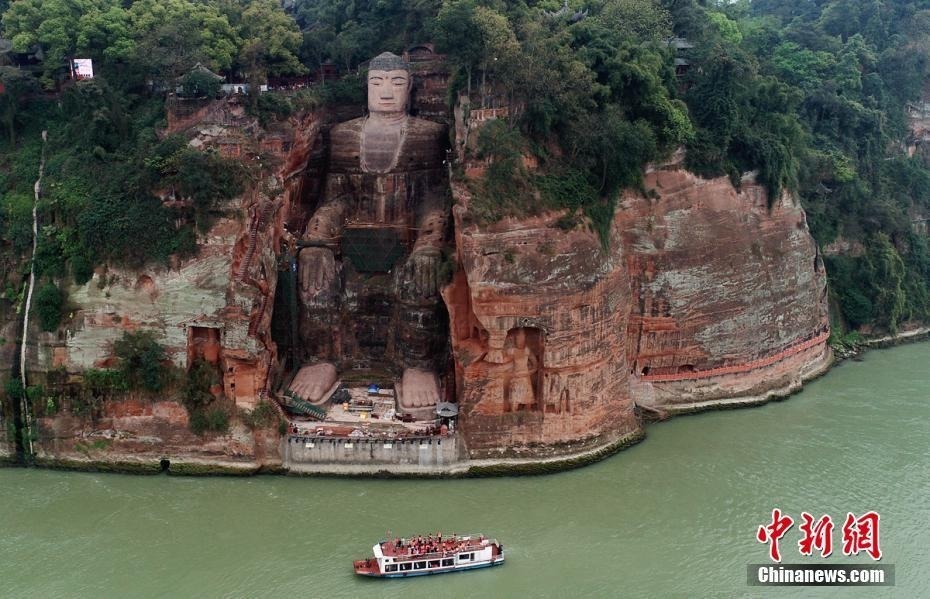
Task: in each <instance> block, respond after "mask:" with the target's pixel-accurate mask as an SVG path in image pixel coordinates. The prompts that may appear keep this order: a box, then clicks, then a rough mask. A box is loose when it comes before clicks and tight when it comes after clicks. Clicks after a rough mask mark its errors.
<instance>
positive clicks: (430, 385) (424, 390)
mask: <svg viewBox="0 0 930 599" xmlns="http://www.w3.org/2000/svg"><path fill="white" fill-rule="evenodd" d="M401 391H402V395H401V397H400V398H399V401H400V405H401V407H402V408H428V407H431V406H435V405H436V404H437V403H439V378H438V377H437V376H436V373H434V372H432V371H430V370H423V369H422V368H408V369H406V370H404V376H403V378H402V379H401Z"/></svg>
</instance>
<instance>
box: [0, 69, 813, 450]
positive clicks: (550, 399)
mask: <svg viewBox="0 0 930 599" xmlns="http://www.w3.org/2000/svg"><path fill="white" fill-rule="evenodd" d="M421 66H422V65H421ZM423 68H425V67H423ZM421 70H422V69H421ZM416 76H418V77H420V78H421V79H420V80H419V81H420V83H419V84H418V88H419V89H421V90H422V91H423V93H421V95H420V96H419V97H418V98H417V99H416V101H417V102H423V104H421V105H420V109H419V112H418V113H419V114H422V115H424V116H428V117H429V118H431V119H436V120H440V119H439V118H438V117H437V115H438V114H439V112H441V111H439V110H438V108H436V107H437V106H441V105H442V102H443V101H444V98H445V87H444V86H445V79H444V78H443V77H444V75H443V74H442V72H441V70H437V71H436V72H433V71H429V70H427V71H424V72H422V73H419V72H418V74H417V75H416ZM427 84H428V85H427ZM415 107H416V104H415ZM432 109H435V110H434V112H436V114H433V113H432V112H430V110H432ZM357 116H358V111H355V112H352V111H351V110H348V111H343V112H342V113H340V114H338V115H337V114H326V113H324V112H319V113H313V114H306V115H299V116H297V117H294V118H292V119H291V120H290V121H289V122H287V123H279V124H277V125H276V126H274V127H272V128H270V129H262V128H260V127H259V126H258V124H257V121H255V120H254V119H251V118H249V117H247V116H246V115H245V114H244V111H243V110H242V109H241V107H239V106H237V105H235V103H228V104H223V103H216V104H211V105H209V106H204V107H201V108H198V109H197V110H196V111H194V112H191V114H190V115H187V116H186V117H184V118H175V119H172V120H171V121H170V124H171V127H172V130H174V131H178V132H182V133H185V134H186V135H187V136H188V139H190V142H191V144H192V145H193V146H195V147H203V148H214V149H216V150H218V151H220V152H222V153H223V154H224V155H226V156H238V157H241V158H242V159H244V160H249V161H250V162H252V163H257V162H261V163H262V165H263V168H262V169H261V172H262V173H263V174H262V176H261V178H260V179H261V180H260V181H258V182H257V183H256V184H255V185H254V186H252V188H250V189H249V190H247V192H246V193H244V194H243V195H242V197H240V198H238V199H237V200H234V201H233V202H232V203H230V204H229V205H228V206H227V211H226V214H225V215H224V216H223V217H221V218H218V219H217V221H216V223H215V225H214V227H213V228H212V229H211V230H210V231H209V232H208V233H207V234H206V235H205V236H204V237H203V238H202V239H201V240H200V253H199V255H198V256H197V257H195V258H192V259H190V260H187V261H184V262H178V263H176V264H173V265H172V266H171V267H170V268H168V267H162V268H151V269H147V270H145V271H142V272H129V271H122V270H118V269H109V270H107V271H105V272H104V271H100V272H98V273H97V274H96V275H95V276H94V279H93V280H92V281H91V282H90V283H88V284H87V285H84V286H82V287H80V288H76V289H73V290H71V294H70V301H71V305H72V306H74V308H75V311H74V314H73V316H72V318H71V319H70V320H69V321H68V322H67V324H66V325H65V327H64V328H63V329H62V330H61V331H59V333H58V334H42V335H39V334H36V335H34V336H32V337H33V338H34V339H36V340H37V346H36V348H35V349H33V348H30V356H31V362H30V364H29V369H30V371H31V372H41V371H52V370H55V369H58V368H64V369H65V370H66V371H68V372H69V373H72V374H77V373H80V372H81V371H82V370H85V369H87V368H105V367H108V366H110V365H112V361H113V356H112V341H114V340H115V339H117V338H119V336H120V335H122V333H123V331H124V330H135V329H154V330H156V331H158V333H159V334H160V338H161V340H162V341H163V343H164V344H165V345H166V347H167V349H168V350H169V353H170V354H171V358H172V360H173V361H174V363H175V364H176V365H177V366H179V367H182V368H183V367H187V366H188V365H189V363H190V362H191V361H192V359H193V358H195V357H204V358H205V359H207V360H208V361H212V362H214V363H216V364H217V365H218V366H219V367H220V369H221V371H222V377H223V381H222V382H223V388H224V390H223V395H224V396H225V397H226V398H228V399H230V400H233V401H234V402H235V404H236V405H237V407H242V408H251V407H253V406H254V405H255V404H256V402H257V401H258V400H259V399H260V398H261V397H263V396H264V394H265V393H266V392H269V391H274V390H275V386H276V385H278V384H280V383H281V379H283V376H282V375H283V372H284V370H285V368H291V369H293V368H294V367H295V366H296V365H297V364H294V363H288V360H287V359H286V357H287V356H288V355H289V352H290V350H291V349H292V348H291V347H290V345H291V344H295V343H296V344H297V345H295V347H294V348H293V349H295V350H296V351H295V352H294V356H295V358H296V360H295V361H296V362H298V363H299V362H300V352H301V351H304V352H307V353H309V354H313V355H317V353H318V352H317V350H318V349H319V348H315V347H301V342H300V341H299V337H300V331H299V330H298V326H297V322H298V321H299V315H298V296H299V292H298V287H297V281H296V275H295V274H294V270H293V269H295V267H296V262H295V263H293V264H283V261H282V258H283V257H284V256H285V255H288V254H292V253H293V248H294V247H296V241H297V239H298V238H299V237H300V236H301V235H302V234H303V228H304V225H305V223H307V221H308V220H309V219H310V217H311V215H312V214H313V213H314V211H315V210H316V209H317V208H318V207H319V206H320V204H321V203H322V202H323V197H324V196H325V195H326V192H325V189H324V184H323V182H324V181H325V180H326V179H327V175H328V174H329V173H327V165H328V164H329V157H328V156H327V152H328V149H327V148H328V147H329V144H330V142H331V134H332V127H333V123H335V122H343V121H346V120H348V119H350V118H353V117H357ZM489 118H490V117H489ZM436 170H442V174H443V176H444V174H445V172H446V171H445V169H438V167H437V169H436ZM466 171H467V169H466ZM644 187H645V191H646V193H645V194H638V193H626V194H624V195H623V196H622V197H621V198H620V199H619V202H618V205H617V210H616V213H615V217H614V221H613V224H612V230H611V239H610V243H609V245H608V246H607V247H606V248H605V247H604V246H603V245H602V244H601V242H600V240H599V239H598V237H597V235H596V234H595V233H593V232H592V231H590V230H588V228H587V227H586V226H584V225H579V226H576V227H575V228H574V229H571V230H565V229H564V228H561V227H560V226H559V225H560V224H561V225H563V226H564V219H561V217H562V216H563V214H561V213H548V214H542V215H539V216H534V217H528V218H523V219H505V220H503V221H501V222H498V223H495V224H493V225H483V224H479V223H478V222H476V221H475V219H474V217H473V215H472V214H471V213H470V211H469V202H470V197H469V193H468V191H467V189H466V187H465V186H464V185H463V184H462V183H461V182H455V183H453V184H452V195H453V198H454V200H455V202H456V205H455V206H454V208H453V211H452V212H453V220H454V223H453V227H454V241H455V252H454V256H453V259H452V262H453V266H454V268H453V269H452V270H453V273H452V275H451V282H449V283H448V284H446V285H445V286H444V288H443V289H442V299H443V301H444V304H445V311H443V310H438V311H437V310H434V308H433V306H434V304H435V302H431V303H423V305H422V306H421V305H420V304H419V303H418V302H417V301H415V300H416V299H417V298H409V297H408V298H402V299H404V302H403V304H404V306H405V307H406V308H409V309H406V310H404V314H403V315H401V316H398V315H396V314H394V312H393V311H390V310H387V309H386V308H384V304H385V302H384V301H382V300H383V299H384V298H382V297H381V295H384V296H388V295H391V296H392V297H394V296H395V295H396V294H397V293H396V287H397V286H398V280H399V282H400V283H403V284H402V285H400V286H401V287H405V288H406V287H408V286H409V285H407V281H406V280H405V279H403V277H404V276H405V274H404V272H402V271H399V270H397V269H395V272H393V273H391V274H390V275H383V276H364V277H362V276H361V275H359V276H358V277H356V278H352V277H351V276H350V277H349V278H348V284H347V289H349V290H350V291H351V292H352V293H350V294H349V296H348V299H347V302H348V303H347V306H348V308H349V310H348V312H349V313H358V314H362V317H358V318H355V319H354V320H353V321H352V322H351V323H349V324H350V325H351V326H354V327H356V330H355V333H354V334H353V335H352V336H345V339H350V338H351V339H354V340H355V341H353V343H355V344H357V345H358V344H361V343H362V341H366V340H367V342H371V343H369V345H370V347H371V348H374V349H372V350H371V351H370V352H368V353H370V354H371V355H369V356H367V357H366V355H365V352H364V351H362V350H361V349H358V351H354V350H353V351H350V352H348V353H349V354H352V355H353V356H356V360H357V361H358V360H361V362H363V364H362V365H363V366H365V365H369V364H368V363H371V362H373V358H372V356H373V355H381V354H384V353H386V352H387V349H388V345H389V344H388V343H387V340H386V336H387V335H388V333H389V332H392V331H390V330H389V329H390V328H391V327H396V330H399V331H401V332H403V331H404V330H409V331H412V332H411V333H410V334H402V335H401V336H400V337H399V339H398V340H396V341H394V343H397V344H399V345H400V346H402V347H399V348H397V350H396V351H397V352H398V354H400V353H403V352H407V353H408V354H410V356H406V357H407V358H411V359H412V358H422V360H421V361H427V360H426V357H427V356H429V357H430V358H431V359H432V358H435V357H436V356H444V355H445V354H446V350H445V335H444V333H443V334H442V335H433V334H432V333H435V332H436V331H444V330H445V329H446V327H448V331H449V339H450V341H451V348H452V359H451V362H452V363H451V365H450V364H435V363H429V364H425V363H424V364H419V363H418V362H417V361H416V360H413V361H411V362H410V363H411V364H413V365H414V366H418V367H428V368H430V369H433V370H435V371H438V372H440V373H441V374H443V377H442V385H443V387H444V392H445V395H444V397H443V399H446V400H453V401H458V403H459V410H460V416H459V419H458V422H457V425H458V431H459V432H460V435H459V437H458V439H457V441H456V443H457V446H458V447H464V450H463V451H464V452H465V454H466V455H467V456H469V457H472V458H493V457H521V456H524V457H546V456H553V455H559V454H563V455H564V454H572V453H578V452H581V451H584V450H587V449H592V448H595V447H600V446H604V445H606V444H609V443H612V442H613V441H616V440H618V439H620V438H622V437H624V436H626V435H633V434H637V433H638V432H639V429H640V427H641V424H640V421H641V419H640V418H639V417H638V414H637V411H638V408H641V409H646V410H652V411H657V412H663V411H673V410H683V409H690V408H692V407H700V406H701V405H708V404H712V403H715V402H725V401H732V400H734V399H740V398H749V399H756V398H760V397H764V396H766V394H769V393H773V392H775V393H783V392H787V391H788V390H792V389H794V388H796V387H797V385H799V384H800V381H801V379H803V378H805V377H808V376H811V375H813V374H815V373H816V372H818V371H819V370H822V369H823V368H824V367H825V365H827V364H828V363H829V360H830V357H831V356H830V351H829V348H828V346H827V344H826V337H827V335H828V334H829V331H828V318H827V294H826V282H825V275H824V271H823V266H822V263H821V260H820V257H819V254H818V250H817V247H816V245H815V243H814V241H813V239H812V238H811V236H810V234H809V232H808V229H807V224H806V220H805V215H804V212H803V210H802V209H801V208H800V206H799V205H798V204H797V202H796V201H794V200H793V199H792V198H791V197H789V196H787V195H786V196H783V197H781V198H778V199H777V200H776V201H774V202H772V206H771V207H769V205H768V204H769V202H768V198H767V197H766V194H765V191H764V190H763V189H762V188H761V187H760V186H758V185H757V184H755V183H754V182H753V180H752V178H751V177H746V178H745V179H744V180H743V181H742V184H741V186H740V190H737V189H735V188H734V187H733V186H732V185H731V183H730V182H729V180H728V179H725V178H719V179H711V180H705V179H701V178H699V177H696V176H695V175H693V174H691V173H688V172H687V171H685V170H683V169H681V168H680V166H679V165H678V164H675V163H673V164H669V165H665V166H663V167H661V168H657V169H652V170H650V171H649V172H647V174H646V177H645V181H644ZM433 257H434V258H436V259H437V260H440V259H441V260H445V257H436V256H433ZM282 265H283V266H285V268H282ZM434 266H435V265H434ZM447 266H448V265H447ZM350 274H351V273H350ZM446 280H448V279H446ZM279 283H280V284H279ZM430 286H432V285H430ZM379 294H380V295H379ZM395 299H396V298H395ZM291 310H293V311H292V312H291ZM445 312H447V313H448V319H447V321H446V320H445ZM273 315H274V325H275V326H273V322H272V316H273ZM437 315H438V316H437ZM317 316H319V315H317ZM434 316H437V317H441V318H439V320H442V321H441V322H435V320H436V318H434ZM400 318H406V319H407V320H406V321H405V322H406V324H407V325H408V326H407V327H406V329H405V328H404V327H398V326H397V325H398V319H400ZM400 324H404V323H400ZM359 327H361V328H359ZM8 328H9V327H8ZM424 331H425V332H429V333H430V334H426V335H424V334H423V332H424ZM305 333H306V331H305ZM305 336H306V335H305ZM438 336H441V337H442V339H441V341H442V343H437V344H433V343H432V340H433V338H434V337H438ZM13 337H15V335H11V336H9V337H8V338H13ZM382 337H384V338H385V339H383V340H382V339H381V338H382ZM424 339H427V340H431V341H430V344H429V345H422V343H421V342H422V341H423V340H424ZM379 340H381V341H383V343H380V342H379V343H377V344H376V343H374V342H375V341H379ZM418 343H420V345H418ZM348 345H351V343H348V342H347V346H348ZM421 345H422V347H421ZM434 345H435V346H436V349H435V350H434V349H433V346H434ZM439 346H442V347H439ZM6 349H8V348H6ZM348 349H352V348H348ZM356 349H357V348H356ZM362 349H364V348H362ZM320 351H322V350H320ZM392 351H393V350H392ZM353 352H354V353H353ZM414 354H415V355H414ZM359 356H360V357H359ZM361 358H365V359H361ZM408 361H410V360H408ZM441 361H445V360H441ZM416 373H417V372H411V379H410V381H412V380H413V378H412V377H413V375H414V374H416ZM424 376H425V375H424ZM430 376H432V375H430ZM430 380H432V378H431V379H430ZM410 385H411V386H413V383H412V382H410ZM432 385H433V386H435V385H436V384H435V383H432ZM411 405H412V406H413V407H414V408H415V407H417V405H419V404H416V402H414V404H411ZM88 426H89V425H88V424H87V423H86V422H85V421H84V420H82V419H77V418H75V417H73V416H70V415H67V414H61V415H59V416H57V417H55V418H46V419H42V421H41V422H40V429H41V433H42V434H41V436H40V441H39V446H40V452H44V453H43V455H45V456H49V457H55V456H58V457H67V456H72V457H74V456H77V457H80V456H81V455H82V454H84V453H87V452H88V451H92V452H100V453H106V452H107V451H110V452H117V453H119V452H122V453H123V454H134V453H135V454H139V455H143V454H144V455H148V456H150V457H152V456H154V457H157V455H156V454H158V453H159V452H161V453H165V452H174V453H175V454H177V455H187V456H189V457H192V458H196V459H204V460H210V459H213V460H218V461H222V460H231V461H248V462H254V463H260V462H262V461H263V460H264V461H268V460H270V461H272V462H273V461H274V460H276V459H278V458H277V456H276V455H275V451H274V450H273V447H274V446H275V443H276V438H275V439H273V440H272V439H271V437H268V439H266V438H265V437H264V436H263V435H264V433H260V434H257V435H253V434H251V433H248V432H247V431H245V429H243V428H242V427H241V426H238V428H237V427H234V430H233V433H231V434H230V435H227V436H224V437H220V438H216V439H213V440H212V441H203V440H201V439H200V438H198V437H195V436H193V435H191V434H190V433H189V432H188V431H187V421H186V414H184V412H183V409H182V408H181V407H180V406H179V405H178V404H176V403H173V402H156V403H149V404H145V405H137V404H136V403H133V401H132V400H129V401H128V402H124V403H120V404H118V405H114V406H111V407H110V408H109V411H108V412H107V413H106V414H104V415H103V417H102V419H101V420H100V421H99V422H97V423H93V426H92V427H91V428H88ZM111 433H112V434H111ZM85 435H94V437H93V438H94V439H97V437H100V438H101V439H103V440H105V441H106V443H103V442H101V443H90V444H88V443H87V442H83V441H80V442H79V439H81V438H83V437H84V436H85ZM95 455H96V454H95ZM0 457H2V456H0Z"/></svg>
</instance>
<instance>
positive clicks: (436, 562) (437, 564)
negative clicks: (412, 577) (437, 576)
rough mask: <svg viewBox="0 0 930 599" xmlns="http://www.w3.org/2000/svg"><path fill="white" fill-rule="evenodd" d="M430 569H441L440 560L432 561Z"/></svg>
mask: <svg viewBox="0 0 930 599" xmlns="http://www.w3.org/2000/svg"><path fill="white" fill-rule="evenodd" d="M429 567H430V568H438V567H439V560H438V559H436V560H432V561H431V562H430V563H429Z"/></svg>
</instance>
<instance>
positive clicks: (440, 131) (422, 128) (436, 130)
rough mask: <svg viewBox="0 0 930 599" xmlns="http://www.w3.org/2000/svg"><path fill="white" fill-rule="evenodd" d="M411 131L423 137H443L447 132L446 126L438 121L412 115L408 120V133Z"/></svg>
mask: <svg viewBox="0 0 930 599" xmlns="http://www.w3.org/2000/svg"><path fill="white" fill-rule="evenodd" d="M410 133H413V134H416V135H422V136H423V137H442V136H445V134H446V126H445V125H443V124H442V123H437V122H436V121H428V120H426V119H419V118H416V117H410V120H408V121H407V134H408V135H409V134H410Z"/></svg>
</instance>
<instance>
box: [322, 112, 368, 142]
mask: <svg viewBox="0 0 930 599" xmlns="http://www.w3.org/2000/svg"><path fill="white" fill-rule="evenodd" d="M364 126H365V117H359V118H357V119H352V120H351V121H345V122H342V123H338V124H336V125H333V128H332V129H330V132H329V135H330V137H332V138H336V137H358V136H359V135H361V133H362V127H364Z"/></svg>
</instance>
